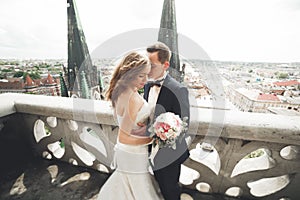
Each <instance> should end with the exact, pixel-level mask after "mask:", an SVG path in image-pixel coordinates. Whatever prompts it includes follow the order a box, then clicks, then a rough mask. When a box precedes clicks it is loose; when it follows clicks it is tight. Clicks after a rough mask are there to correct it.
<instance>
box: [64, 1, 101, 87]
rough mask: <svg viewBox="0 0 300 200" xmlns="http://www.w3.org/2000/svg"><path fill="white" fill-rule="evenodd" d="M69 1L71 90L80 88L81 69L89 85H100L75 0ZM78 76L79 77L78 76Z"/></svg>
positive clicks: (69, 79)
mask: <svg viewBox="0 0 300 200" xmlns="http://www.w3.org/2000/svg"><path fill="white" fill-rule="evenodd" d="M67 3H68V8H67V12H68V83H69V84H68V85H69V90H70V91H71V92H72V93H73V92H75V93H76V92H78V91H79V90H80V84H81V83H80V81H79V80H80V78H79V73H80V71H84V72H85V74H86V78H87V84H88V85H89V87H94V86H97V85H98V81H97V69H96V67H95V66H93V65H92V60H91V57H90V54H89V50H88V47H87V44H86V40H85V36H84V33H83V29H82V27H81V23H80V19H79V15H78V11H77V8H76V4H75V0H67ZM77 76H78V77H77Z"/></svg>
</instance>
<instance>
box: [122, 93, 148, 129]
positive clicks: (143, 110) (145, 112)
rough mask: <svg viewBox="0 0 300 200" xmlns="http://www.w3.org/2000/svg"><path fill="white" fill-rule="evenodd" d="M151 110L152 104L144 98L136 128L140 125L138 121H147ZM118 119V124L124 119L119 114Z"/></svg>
mask: <svg viewBox="0 0 300 200" xmlns="http://www.w3.org/2000/svg"><path fill="white" fill-rule="evenodd" d="M151 110H152V109H151V107H150V105H149V104H148V102H147V101H146V100H145V99H144V104H143V105H142V107H141V109H140V110H139V112H138V114H137V117H136V120H135V127H134V128H138V126H137V123H138V122H145V120H146V119H147V118H148V117H149V116H150V114H151ZM117 120H118V124H119V125H120V124H121V122H122V120H123V116H120V115H117Z"/></svg>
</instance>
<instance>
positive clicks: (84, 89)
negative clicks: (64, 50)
mask: <svg viewBox="0 0 300 200" xmlns="http://www.w3.org/2000/svg"><path fill="white" fill-rule="evenodd" d="M80 75H81V84H80V87H81V88H80V89H81V97H82V98H84V99H90V98H91V94H90V89H89V86H88V83H87V81H86V77H85V73H84V71H81V73H80Z"/></svg>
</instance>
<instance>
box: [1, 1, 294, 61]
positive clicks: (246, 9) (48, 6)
mask: <svg viewBox="0 0 300 200" xmlns="http://www.w3.org/2000/svg"><path fill="white" fill-rule="evenodd" d="M76 4H77V9H78V11H79V17H80V19H81V24H82V27H83V30H84V33H85V37H86V41H87V45H88V47H89V51H90V52H93V50H94V49H96V48H97V46H99V45H101V44H103V43H105V41H107V40H109V39H110V38H112V37H114V36H116V35H119V34H122V33H124V32H128V31H132V30H135V29H143V28H145V29H146V28H159V25H160V17H161V11H162V4H163V1H162V0H156V1H152V2H151V3H150V2H149V1H146V0H127V1H120V0H119V1H118V0H112V1H105V2H103V1H96V0H90V1H84V0H76ZM117 4H118V6H116V5H117ZM175 4H176V17H177V31H178V33H179V34H182V35H184V36H186V37H188V38H189V39H191V40H193V41H194V42H195V43H197V44H198V45H199V46H201V47H202V48H203V49H204V51H206V52H207V54H208V55H209V57H210V58H211V59H212V60H222V61H245V62H299V61H300V56H299V53H298V52H300V39H299V34H300V27H299V26H298V24H299V22H300V3H299V2H297V1H296V0H264V1H258V0H254V1H253V0H252V1H248V0H247V1H242V2H241V1H237V0H227V1H224V2H223V1H218V0H213V1H209V2H207V1H202V0H201V1H199V0H190V1H189V3H186V1H183V0H176V1H175ZM0 5H1V6H0V22H1V23H0V55H1V57H0V58H1V59H3V58H16V59H29V58H33V59H35V58H64V59H65V58H67V9H66V8H67V3H66V1H61V0H56V1H53V0H52V1H51V0H45V1H38V0H27V1H20V0H4V1H1V3H0ZM180 45H181V44H180V43H179V46H180Z"/></svg>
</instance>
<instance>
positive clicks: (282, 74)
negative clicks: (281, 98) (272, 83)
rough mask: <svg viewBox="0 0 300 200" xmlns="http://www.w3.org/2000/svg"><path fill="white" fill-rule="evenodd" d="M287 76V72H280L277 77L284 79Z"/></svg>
mask: <svg viewBox="0 0 300 200" xmlns="http://www.w3.org/2000/svg"><path fill="white" fill-rule="evenodd" d="M287 77H288V74H287V73H280V74H279V76H278V78H279V79H286V78H287Z"/></svg>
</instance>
